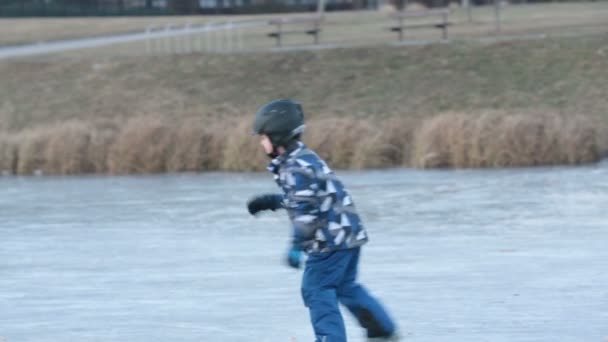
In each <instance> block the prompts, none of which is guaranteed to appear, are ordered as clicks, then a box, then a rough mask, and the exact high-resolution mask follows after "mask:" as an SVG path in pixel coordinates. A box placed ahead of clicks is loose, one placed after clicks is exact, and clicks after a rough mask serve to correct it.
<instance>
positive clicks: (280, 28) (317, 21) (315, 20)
mask: <svg viewBox="0 0 608 342" xmlns="http://www.w3.org/2000/svg"><path fill="white" fill-rule="evenodd" d="M322 22H323V17H322V16H308V17H293V18H279V19H272V20H270V21H268V24H269V25H275V26H276V30H275V31H273V32H270V33H268V36H269V37H271V38H275V39H276V42H277V47H281V46H282V45H283V42H282V38H283V36H284V35H286V34H302V33H303V34H307V35H311V36H313V37H314V43H315V44H319V34H320V33H321V23H322ZM294 24H301V25H304V26H306V25H307V24H309V25H310V26H309V27H306V28H299V29H288V30H286V29H285V26H288V25H294Z"/></svg>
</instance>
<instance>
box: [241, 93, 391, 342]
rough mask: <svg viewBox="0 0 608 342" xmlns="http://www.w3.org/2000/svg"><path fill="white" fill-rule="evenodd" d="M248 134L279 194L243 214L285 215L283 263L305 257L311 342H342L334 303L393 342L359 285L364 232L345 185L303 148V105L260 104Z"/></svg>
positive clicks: (259, 199)
mask: <svg viewBox="0 0 608 342" xmlns="http://www.w3.org/2000/svg"><path fill="white" fill-rule="evenodd" d="M253 131H254V133H255V134H256V135H258V136H259V137H260V139H261V141H260V143H261V145H262V147H263V148H264V151H265V152H266V154H267V155H268V156H269V157H270V158H272V161H271V162H270V164H269V166H268V170H269V171H270V172H271V173H273V174H274V179H275V181H276V182H277V184H278V186H279V187H280V188H281V190H282V193H281V194H263V195H259V196H255V197H253V198H252V199H251V200H249V202H248V203H247V207H248V210H249V212H250V213H251V214H252V215H255V214H257V213H258V212H260V211H262V210H273V211H274V210H276V209H281V208H283V209H286V210H287V213H288V215H289V218H290V219H291V221H292V223H293V240H292V244H291V247H290V249H289V252H288V254H287V263H288V264H289V266H291V267H294V268H299V267H300V264H301V260H302V254H303V253H306V254H308V259H307V261H306V266H305V269H304V276H303V279H302V297H303V299H304V304H305V305H306V306H307V307H308V309H309V311H310V319H311V322H312V326H313V329H314V332H315V336H316V341H317V342H342V341H346V332H345V329H344V321H343V320H342V316H341V314H340V310H339V308H338V303H341V304H343V305H344V306H346V307H347V308H348V310H349V311H350V312H351V313H352V314H353V315H354V316H355V317H356V318H357V320H358V322H359V324H360V325H361V326H362V327H363V328H365V329H366V331H367V336H368V337H370V338H378V339H380V340H382V339H386V340H389V339H391V338H394V337H395V324H394V323H393V321H392V320H391V318H390V317H389V316H388V314H387V313H386V311H385V310H384V308H383V307H382V305H381V304H380V303H379V302H378V301H377V300H376V299H375V298H374V297H372V296H371V295H370V294H369V293H368V292H367V290H366V289H365V288H363V287H362V286H361V285H360V284H359V283H357V280H356V278H357V266H358V263H359V255H360V250H361V246H363V245H364V244H365V243H367V241H368V237H367V233H366V231H365V229H364V227H363V225H362V223H361V220H360V218H359V215H358V214H357V211H356V209H355V205H354V203H353V200H352V198H351V196H350V195H349V193H348V191H346V189H345V188H344V186H343V184H342V183H341V182H340V180H338V178H337V177H336V175H335V174H334V173H333V172H332V170H331V169H330V168H329V167H328V166H327V164H326V163H325V162H324V161H323V160H322V159H321V158H319V156H318V155H317V154H315V153H314V152H313V151H311V150H310V149H308V148H307V147H306V146H305V145H304V144H303V143H302V142H301V141H300V136H301V134H302V133H303V132H304V113H303V111H302V107H301V106H300V104H298V103H296V102H294V101H291V100H276V101H272V102H270V103H268V104H266V105H264V106H263V107H261V108H260V109H259V110H258V111H257V113H256V115H255V122H254V129H253Z"/></svg>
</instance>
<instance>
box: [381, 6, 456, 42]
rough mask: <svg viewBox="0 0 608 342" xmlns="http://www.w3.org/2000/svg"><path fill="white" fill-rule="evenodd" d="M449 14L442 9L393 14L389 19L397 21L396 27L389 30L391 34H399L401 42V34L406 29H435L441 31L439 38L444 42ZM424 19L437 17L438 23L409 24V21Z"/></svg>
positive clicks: (446, 10) (448, 23) (446, 36)
mask: <svg viewBox="0 0 608 342" xmlns="http://www.w3.org/2000/svg"><path fill="white" fill-rule="evenodd" d="M450 12H451V10H450V9H447V8H442V9H431V10H423V11H401V12H397V13H393V14H391V17H392V18H393V19H395V20H397V25H396V26H393V27H391V28H390V30H391V31H392V32H397V33H398V34H399V41H402V40H403V32H404V31H405V30H406V29H415V28H428V27H435V28H438V29H441V30H442V35H441V38H442V39H444V40H446V39H448V26H450V25H451V23H450V22H448V15H450ZM425 17H437V19H438V21H435V22H431V23H417V24H416V23H414V24H411V23H410V20H411V19H416V18H425Z"/></svg>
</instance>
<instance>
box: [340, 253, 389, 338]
mask: <svg viewBox="0 0 608 342" xmlns="http://www.w3.org/2000/svg"><path fill="white" fill-rule="evenodd" d="M352 251H353V253H354V255H353V257H352V259H351V261H350V263H349V265H348V268H347V271H346V274H345V277H344V281H343V283H342V285H341V286H340V287H339V288H338V299H339V301H340V302H341V303H342V304H343V305H344V306H346V307H347V308H348V309H349V311H350V312H351V313H352V314H353V315H355V317H356V318H357V320H358V321H359V324H361V326H362V327H363V328H365V329H366V330H367V336H368V337H388V336H391V335H393V334H394V333H395V324H394V323H393V321H392V319H391V318H390V317H389V315H388V313H387V312H386V310H384V308H383V307H382V305H381V304H380V302H378V300H376V299H375V298H374V297H372V296H371V295H370V294H369V292H368V291H367V290H366V289H365V288H364V287H363V286H361V285H360V284H358V283H357V282H356V277H357V267H358V263H359V253H360V250H359V249H353V250H352Z"/></svg>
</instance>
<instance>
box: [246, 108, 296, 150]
mask: <svg viewBox="0 0 608 342" xmlns="http://www.w3.org/2000/svg"><path fill="white" fill-rule="evenodd" d="M304 127H305V126H304V112H303V111H302V106H301V105H300V104H299V103H297V102H295V101H292V100H274V101H271V102H269V103H267V104H265V105H264V106H262V107H261V108H260V109H258V111H257V112H256V113H255V121H254V123H253V133H254V134H265V135H267V136H268V137H269V138H270V141H271V142H272V144H273V145H274V146H275V147H278V146H287V144H288V143H289V142H290V141H291V140H293V139H294V138H297V137H299V135H300V134H302V132H304Z"/></svg>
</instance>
